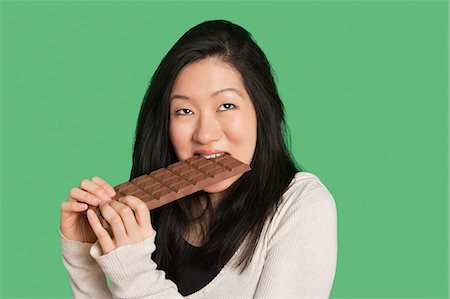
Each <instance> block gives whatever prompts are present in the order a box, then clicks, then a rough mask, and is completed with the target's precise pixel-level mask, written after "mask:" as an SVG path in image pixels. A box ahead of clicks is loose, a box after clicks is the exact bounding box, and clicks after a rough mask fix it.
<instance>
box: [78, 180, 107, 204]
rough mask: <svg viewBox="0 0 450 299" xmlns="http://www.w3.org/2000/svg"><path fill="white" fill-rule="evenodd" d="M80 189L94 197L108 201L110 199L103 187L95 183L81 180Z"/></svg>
mask: <svg viewBox="0 0 450 299" xmlns="http://www.w3.org/2000/svg"><path fill="white" fill-rule="evenodd" d="M80 188H81V189H83V190H85V191H88V192H89V193H91V194H93V195H94V196H96V197H98V198H100V199H102V200H104V201H108V200H111V197H110V196H109V195H108V193H107V192H106V190H105V189H103V187H101V186H99V185H97V184H96V183H94V182H92V181H90V180H86V179H84V180H82V181H81V183H80Z"/></svg>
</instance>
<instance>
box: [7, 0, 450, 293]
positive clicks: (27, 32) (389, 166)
mask: <svg viewBox="0 0 450 299" xmlns="http://www.w3.org/2000/svg"><path fill="white" fill-rule="evenodd" d="M0 5H1V6H0V8H1V48H0V50H1V201H0V204H1V206H0V208H1V218H0V219H1V221H0V223H1V291H0V297H1V298H25V297H28V298H51V297H54V298H56V297H58V298H70V297H71V291H70V286H69V282H68V277H67V273H66V271H65V268H64V266H63V265H62V262H61V257H60V248H59V235H58V225H59V208H60V203H61V202H62V201H64V200H66V199H67V196H68V192H69V190H70V189H71V188H72V187H75V186H78V184H79V183H80V182H81V180H82V179H84V178H89V179H90V178H91V177H92V176H94V175H97V176H100V177H102V178H104V179H105V180H107V181H108V182H110V183H111V184H113V185H114V184H119V183H121V182H123V181H125V180H127V179H128V176H129V171H130V167H131V153H132V145H133V144H132V142H133V134H134V129H135V125H136V120H137V115H138V112H139V107H140V103H141V101H142V98H143V95H144V93H145V90H146V88H147V85H148V82H149V80H150V78H151V76H152V74H153V72H154V71H155V69H156V67H157V65H158V64H159V62H160V61H161V59H162V57H163V56H164V55H165V54H166V52H167V51H168V50H169V49H170V48H171V46H172V45H173V44H174V43H175V42H176V40H177V39H178V38H179V37H181V35H182V34H183V33H184V32H185V31H187V30H188V29H189V28H191V27H192V26H194V25H196V24H198V23H200V22H202V21H205V20H208V19H219V18H221V19H222V18H223V19H228V20H230V21H232V22H235V23H237V24H239V25H241V26H243V27H244V28H246V29H247V30H249V31H250V32H251V33H252V34H253V36H254V38H255V39H256V41H257V42H258V44H259V45H260V46H261V48H262V49H263V51H265V53H266V54H267V56H268V58H269V61H270V62H271V64H272V66H273V68H274V70H275V75H276V81H277V83H278V86H279V91H280V94H281V98H282V100H283V102H284V104H285V107H286V115H287V121H288V124H289V128H290V130H291V148H292V151H293V153H294V156H295V157H296V159H297V161H298V162H299V163H300V164H301V165H302V166H304V167H305V169H306V170H307V171H309V172H312V173H314V174H316V175H318V176H319V177H320V178H321V179H322V181H323V182H324V183H325V184H326V185H327V186H328V188H329V190H330V192H331V193H332V194H333V196H334V198H335V200H336V204H337V210H338V234H339V258H338V265H337V272H336V278H335V281H334V286H333V291H332V296H331V297H332V298H412V297H414V298H448V294H449V291H448V284H449V275H448V266H449V259H448V244H449V242H448V241H449V240H448V212H449V207H448V180H449V178H448V165H449V163H448V162H449V161H448V112H449V110H448V102H447V99H448V4H447V2H446V1H397V2H394V1H318V2H312V1H289V2H148V1H139V2H106V1H105V2H103V1H100V2H51V1H50V2H5V1H4V2H1V4H0Z"/></svg>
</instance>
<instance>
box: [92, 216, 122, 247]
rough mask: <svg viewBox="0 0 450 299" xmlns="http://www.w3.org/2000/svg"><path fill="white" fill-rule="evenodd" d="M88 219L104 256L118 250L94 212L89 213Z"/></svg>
mask: <svg viewBox="0 0 450 299" xmlns="http://www.w3.org/2000/svg"><path fill="white" fill-rule="evenodd" d="M87 218H88V221H89V224H90V225H91V228H92V230H93V231H94V233H95V235H96V236H97V239H98V242H99V243H100V247H101V248H102V251H103V254H108V253H109V252H111V251H113V250H114V249H116V246H115V245H114V242H113V240H112V239H111V237H110V236H109V234H108V232H107V231H106V230H105V229H104V228H103V226H102V225H101V223H100V220H99V219H98V217H97V215H95V213H94V212H93V211H92V210H88V211H87Z"/></svg>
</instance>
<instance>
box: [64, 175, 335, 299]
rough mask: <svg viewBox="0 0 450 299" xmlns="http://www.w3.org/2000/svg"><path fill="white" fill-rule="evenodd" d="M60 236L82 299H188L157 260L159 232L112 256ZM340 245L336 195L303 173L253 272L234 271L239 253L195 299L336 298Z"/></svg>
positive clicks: (269, 227)
mask: <svg viewBox="0 0 450 299" xmlns="http://www.w3.org/2000/svg"><path fill="white" fill-rule="evenodd" d="M60 236H61V248H62V259H63V263H64V265H65V267H66V268H67V271H68V273H69V278H70V285H71V287H72V292H73V297H74V298H98V299H100V298H183V296H182V295H181V294H180V293H178V291H177V286H176V285H175V283H173V282H172V281H170V280H168V279H166V277H165V273H164V272H163V271H161V270H157V269H156V264H155V263H154V262H153V261H152V259H151V254H152V252H153V251H154V250H155V243H154V240H155V236H156V233H155V234H154V235H152V236H150V237H149V238H147V239H145V240H143V241H142V242H140V243H137V244H133V245H126V246H123V247H119V248H117V249H115V250H114V251H111V252H110V253H108V254H106V255H102V252H101V249H100V246H99V244H98V242H97V243H95V244H89V243H80V242H76V241H70V240H67V239H66V238H65V237H64V236H63V235H62V234H61V232H60ZM337 244H338V242H337V210H336V204H335V201H334V199H333V197H332V195H331V194H330V192H329V191H328V189H327V188H326V187H325V185H324V184H323V183H322V182H321V181H320V180H319V178H318V177H317V176H315V175H313V174H312V173H308V172H299V173H297V174H296V175H295V178H294V179H293V180H292V182H291V185H290V187H289V189H288V190H287V191H286V192H285V194H284V195H283V200H282V202H281V204H280V206H279V208H278V210H277V212H276V213H275V215H274V217H273V218H272V219H270V220H268V221H267V222H266V225H265V226H264V229H263V231H262V235H261V238H260V241H259V243H258V245H257V248H256V250H255V253H254V256H253V259H252V261H251V263H250V265H249V267H248V268H247V269H246V271H245V272H244V273H242V274H239V271H238V270H237V269H234V268H233V267H232V265H233V263H234V262H235V261H236V260H237V257H238V256H239V252H240V250H238V251H237V252H236V254H235V255H234V256H233V257H232V258H231V259H230V261H229V262H228V263H227V264H226V265H225V266H224V267H223V269H222V270H221V271H220V273H219V274H218V275H217V276H216V277H215V278H214V279H213V280H212V281H211V282H210V283H209V284H207V285H206V286H205V287H204V288H202V289H201V290H199V291H197V292H195V293H193V294H191V295H189V296H187V298H256V297H258V298H328V297H329V295H330V292H331V288H332V286H333V281H334V276H335V272H336V263H337ZM105 275H106V276H107V277H108V278H109V280H110V285H109V286H108V285H107V282H106V277H105Z"/></svg>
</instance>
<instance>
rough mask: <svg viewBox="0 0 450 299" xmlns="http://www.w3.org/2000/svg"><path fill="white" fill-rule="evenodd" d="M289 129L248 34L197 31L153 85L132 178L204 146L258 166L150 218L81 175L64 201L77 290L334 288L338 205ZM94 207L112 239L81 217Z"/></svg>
mask: <svg viewBox="0 0 450 299" xmlns="http://www.w3.org/2000/svg"><path fill="white" fill-rule="evenodd" d="M283 133H284V112H283V105H282V102H281V100H280V98H279V95H278V92H277V89H276V85H275V83H274V80H273V77H272V74H271V68H270V65H269V62H268V61H267V59H266V57H265V55H264V53H263V52H262V51H261V49H260V48H259V47H258V46H257V45H256V43H255V42H254V41H253V39H252V37H251V35H250V34H249V33H248V32H247V31H246V30H245V29H243V28H241V27H240V26H238V25H235V24H233V23H230V22H228V21H223V20H217V21H208V22H204V23H202V24H199V25H197V26H195V27H193V28H192V29H190V30H189V31H188V32H186V33H185V34H184V35H183V36H182V37H181V38H180V40H178V41H177V43H176V44H175V45H174V46H173V47H172V49H171V50H170V51H169V52H168V54H167V55H166V56H165V57H164V59H163V60H162V62H161V64H160V65H159V67H158V69H157V70H156V72H155V74H154V76H153V77H152V80H151V83H150V86H149V88H148V90H147V92H146V94H145V97H144V101H143V103H142V107H141V110H140V114H139V118H138V124H137V129H136V140H135V145H134V152H133V167H132V170H131V175H130V180H131V179H133V178H135V177H138V176H140V175H142V174H144V173H149V172H151V171H153V170H155V169H158V168H161V167H166V166H168V165H169V164H171V163H174V162H176V161H179V160H185V159H187V158H189V157H192V156H193V155H202V156H204V157H205V158H214V156H216V155H221V154H222V153H228V154H230V155H232V156H233V157H235V158H237V159H238V160H240V161H242V162H244V163H247V164H249V165H250V166H251V168H252V170H251V171H250V172H247V173H245V174H242V175H237V176H235V177H232V178H230V179H227V180H225V181H222V182H219V183H217V184H215V185H213V186H209V187H207V188H205V189H203V190H202V191H199V192H197V193H195V194H192V195H190V196H186V197H185V198H182V199H180V200H178V201H175V202H172V203H170V204H167V205H165V206H163V207H160V208H158V209H155V210H152V212H151V215H150V213H149V212H148V209H147V208H146V206H145V204H143V203H142V201H141V200H140V199H139V198H136V197H133V196H127V197H122V198H121V199H120V200H119V201H110V198H111V197H112V196H114V194H115V192H114V190H113V189H112V187H111V185H110V184H108V183H107V182H105V181H104V180H102V179H101V178H99V177H94V178H92V179H91V180H83V181H82V182H81V184H80V186H79V187H77V188H73V189H72V190H71V191H70V195H69V199H68V201H66V202H63V203H62V204H61V225H60V230H61V231H60V233H61V246H62V253H63V262H64V264H65V266H66V268H67V270H68V272H69V275H70V282H71V287H72V290H73V294H74V297H76V298H111V297H114V298H153V297H160V298H168V297H170V298H172V297H174V298H178V297H183V296H188V297H192V298H193V297H195V298H219V297H247V298H250V297H266V298H275V297H283V298H285V297H297V298H299V297H302V298H312V297H314V298H325V297H328V296H329V294H330V292H331V288H332V284H333V280H334V275H335V270H336V259H337V219H336V218H337V216H336V206H335V202H334V199H333V197H332V195H331V194H330V193H329V192H328V190H327V188H326V187H325V186H324V184H323V183H322V182H321V181H320V180H319V178H318V177H316V176H315V175H313V174H311V173H307V172H304V171H301V169H300V167H297V166H296V165H295V162H294V161H293V159H292V157H291V156H290V153H289V151H288V149H287V147H286V144H285V141H284V138H283ZM87 204H90V205H94V206H99V207H100V210H101V212H102V215H103V216H104V218H105V219H106V220H107V221H108V222H109V224H110V225H111V228H112V233H111V235H110V234H108V232H107V231H106V230H105V229H104V228H103V227H102V226H101V224H100V221H99V219H98V218H97V217H96V216H95V214H93V213H88V217H87V219H86V216H84V215H83V214H82V213H81V212H83V211H85V210H86V209H87ZM94 242H95V243H94ZM105 275H106V277H108V278H109V279H110V286H109V287H108V285H107V284H106V280H105Z"/></svg>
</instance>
